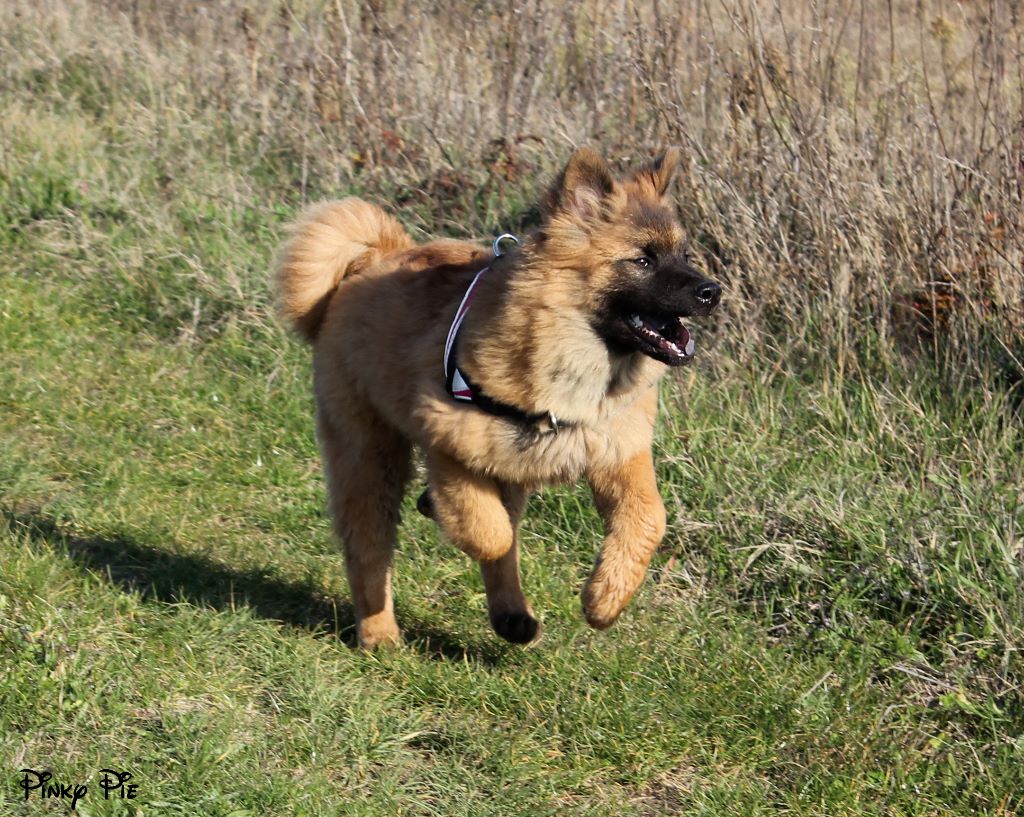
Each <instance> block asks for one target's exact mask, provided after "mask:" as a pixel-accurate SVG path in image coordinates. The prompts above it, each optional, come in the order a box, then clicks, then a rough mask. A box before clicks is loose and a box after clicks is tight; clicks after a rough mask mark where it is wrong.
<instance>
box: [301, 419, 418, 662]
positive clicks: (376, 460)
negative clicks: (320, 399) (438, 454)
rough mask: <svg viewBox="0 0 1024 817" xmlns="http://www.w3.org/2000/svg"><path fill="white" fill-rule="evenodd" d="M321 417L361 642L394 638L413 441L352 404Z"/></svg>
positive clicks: (326, 463)
mask: <svg viewBox="0 0 1024 817" xmlns="http://www.w3.org/2000/svg"><path fill="white" fill-rule="evenodd" d="M337 408H338V407H337V406H336V405H335V406H332V409H337ZM318 421H319V430H320V443H321V446H322V449H323V454H324V470H325V472H326V475H327V488H328V494H329V502H330V507H331V514H332V515H333V517H334V525H335V530H336V531H337V533H338V537H339V538H340V539H341V541H342V543H343V545H344V548H345V567H346V568H347V571H348V582H349V587H350V590H351V593H352V606H353V608H354V610H355V617H356V634H357V637H358V639H359V645H360V646H361V647H375V646H377V645H378V644H385V643H395V642H397V641H398V640H399V637H400V633H399V630H398V624H397V623H396V621H395V614H394V607H393V604H392V600H391V562H392V556H393V553H394V549H395V540H396V531H397V527H398V521H399V508H400V505H401V501H402V492H403V490H404V489H405V483H406V480H407V479H408V477H409V444H408V442H407V441H406V440H405V438H404V437H402V436H401V435H400V434H398V433H397V432H396V431H394V430H393V429H392V428H391V427H389V426H387V425H386V424H385V423H384V422H383V421H381V420H380V419H379V418H377V417H376V416H375V415H373V414H372V413H371V412H369V411H368V410H358V409H356V408H355V407H353V406H351V405H349V406H346V407H344V408H342V409H340V414H339V413H338V412H335V413H332V415H331V416H330V417H326V416H324V412H322V411H321V412H320V414H319V417H318Z"/></svg>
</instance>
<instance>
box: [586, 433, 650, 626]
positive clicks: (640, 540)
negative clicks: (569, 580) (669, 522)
mask: <svg viewBox="0 0 1024 817" xmlns="http://www.w3.org/2000/svg"><path fill="white" fill-rule="evenodd" d="M587 481H588V482H589V483H590V488H591V490H592V491H593V492H594V500H595V501H596V503H597V509H598V511H599V512H600V514H601V518H602V519H603V520H604V528H605V538H604V544H603V545H602V547H601V552H600V554H599V555H598V557H597V564H596V565H595V566H594V572H593V573H591V574H590V578H589V579H588V580H587V584H586V586H585V587H584V588H583V614H584V615H585V616H586V618H587V623H589V624H590V626H591V627H595V628H597V629H598V630H603V629H605V628H606V627H610V626H611V625H612V624H614V623H615V619H617V618H618V617H619V614H620V613H621V612H622V610H623V608H625V606H626V605H627V604H628V603H629V600H630V599H631V598H632V597H633V594H634V593H635V592H636V589H637V588H638V587H639V586H640V583H641V582H642V581H643V580H644V575H645V574H646V572H647V565H648V564H649V563H650V561H651V557H652V556H653V555H654V551H655V550H656V549H657V547H658V544H659V543H660V542H661V538H662V536H664V535H665V505H664V503H663V502H662V501H661V496H660V495H659V494H658V486H657V484H656V482H655V478H654V462H653V460H652V459H651V452H650V450H647V451H645V452H643V453H642V454H638V455H637V456H635V457H633V459H631V460H628V461H626V462H624V463H618V464H616V465H613V466H604V467H599V468H592V469H591V470H589V471H588V472H587Z"/></svg>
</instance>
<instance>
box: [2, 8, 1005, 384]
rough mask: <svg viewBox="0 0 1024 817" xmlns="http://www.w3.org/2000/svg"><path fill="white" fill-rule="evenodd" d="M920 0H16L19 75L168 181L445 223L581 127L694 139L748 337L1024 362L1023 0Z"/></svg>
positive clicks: (496, 200) (693, 195) (497, 191)
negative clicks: (360, 199)
mask: <svg viewBox="0 0 1024 817" xmlns="http://www.w3.org/2000/svg"><path fill="white" fill-rule="evenodd" d="M907 5H908V4H895V3H893V2H891V0H890V2H883V0H859V1H858V0H845V1H843V2H829V0H824V2H818V3H806V4H805V3H796V2H786V3H778V2H777V3H766V2H761V3H758V2H740V1H739V0H721V2H712V3H707V2H703V0H686V2H680V3H675V4H669V3H663V2H658V0H650V1H648V2H640V3H630V2H624V0H612V1H611V2H604V1H602V0H586V2H580V3H571V4H564V5H563V4H560V3H555V2H551V0H531V2H525V3H516V4H505V3H497V2H487V1H484V2H470V0H436V2H429V3H428V2H414V1H413V0H371V1H370V2H365V3H359V2H354V1H353V0H294V2H283V3H266V4H256V3H254V4H245V3H243V2H241V1H240V0H228V2H220V3H200V2H181V3H161V2H156V0H104V1H103V2H91V3H87V2H83V1H82V0H72V1H71V2H38V0H33V2H18V0H5V2H3V3H2V4H0V9H2V13H0V19H2V22H3V30H4V31H6V34H4V35H2V38H3V39H2V40H0V43H2V45H3V48H4V51H5V52H6V55H7V56H6V58H5V60H4V65H5V67H4V69H3V76H2V83H3V85H4V86H5V87H6V89H7V91H8V92H10V93H13V94H15V95H18V94H20V95H21V96H22V97H23V98H24V99H25V100H26V104H29V103H31V104H32V105H33V106H36V107H38V106H40V105H44V106H45V105H50V106H54V107H60V106H62V105H65V106H66V105H68V104H72V103H73V104H74V105H75V106H76V107H77V108H78V109H80V110H82V111H84V112H86V113H89V112H91V113H92V114H94V115H95V116H96V117H98V118H102V119H103V120H104V121H105V122H107V123H109V125H110V128H109V132H110V138H111V139H113V140H121V142H122V143H124V144H132V145H133V146H134V147H136V148H137V147H138V146H139V145H142V146H143V147H147V150H146V152H145V156H146V160H147V161H148V162H149V163H150V165H151V167H149V168H148V170H147V171H145V172H148V173H150V174H151V175H153V177H154V178H155V179H156V180H157V182H158V183H159V185H161V186H162V187H163V188H170V189H172V190H182V189H184V190H189V189H196V190H199V191H201V192H203V193H204V194H207V195H213V196H218V195H219V196H222V197H225V198H227V199H230V200H233V201H239V200H244V199H246V198H249V199H253V198H255V199H259V200H261V201H262V202H263V203H264V204H265V205H266V206H274V205H276V204H277V202H281V201H283V202H285V203H286V204H287V205H292V204H298V203H299V202H300V201H301V200H304V199H308V198H315V197H318V196H321V195H327V194H330V193H336V192H338V191H340V190H346V189H352V190H356V191H359V192H361V193H363V194H366V195H370V196H379V197H381V198H386V199H388V200H389V201H391V202H393V203H395V204H396V205H398V206H399V207H402V208H403V210H402V214H403V218H404V219H405V220H406V221H407V222H408V223H410V225H411V226H412V227H413V229H422V230H424V231H427V232H437V231H445V232H449V233H456V234H470V235H472V234H476V235H485V234H487V233H489V232H491V231H493V230H495V229H498V228H502V227H513V226H521V225H522V224H523V223H524V222H528V221H529V219H530V217H531V214H530V211H529V210H528V209H527V206H528V203H529V202H531V201H532V200H533V199H534V197H535V196H536V194H537V192H538V187H539V185H541V184H542V183H543V182H544V180H545V178H547V175H548V173H549V172H550V171H551V170H552V169H553V168H554V167H555V166H556V165H557V164H558V163H560V162H561V161H563V160H564V158H565V156H566V155H567V153H568V152H569V149H570V146H571V145H574V144H580V143H590V144H594V145H597V146H599V147H600V148H602V149H603V150H604V151H605V152H606V153H607V154H608V155H610V156H611V157H612V158H613V159H614V160H615V161H616V162H622V163H625V162H628V161H632V160H635V159H637V158H638V157H642V156H646V155H648V154H649V153H650V152H651V151H652V150H654V149H656V147H657V146H659V145H663V144H665V143H669V142H672V143H679V144H681V145H683V146H684V148H685V150H686V154H687V156H688V162H687V165H686V167H685V169H684V171H683V174H682V184H681V196H680V202H681V205H680V206H681V209H682V212H683V216H684V221H685V224H686V225H688V227H689V228H690V229H691V230H692V232H693V235H694V237H695V240H696V242H697V243H698V245H699V247H700V248H701V250H702V251H703V252H702V254H703V256H704V258H705V259H706V261H707V263H708V264H709V265H710V266H711V267H712V268H713V269H714V270H715V271H716V273H717V274H718V275H719V276H720V277H721V278H722V279H723V280H724V281H725V283H726V285H727V288H728V298H727V312H726V313H725V316H724V317H725V319H724V320H723V321H722V322H721V323H722V326H723V329H724V332H725V335H726V337H728V338H729V339H730V340H732V341H733V343H732V344H731V345H732V346H733V347H734V349H735V351H736V353H737V354H738V355H741V356H743V355H751V354H763V351H764V348H765V344H782V343H785V344H787V348H788V349H790V350H792V353H798V354H814V353H815V352H816V351H818V350H824V351H826V352H827V354H828V355H829V356H830V357H831V359H833V360H834V361H835V362H836V365H837V366H838V367H839V369H840V370H843V369H844V368H845V367H849V366H852V365H857V364H858V363H863V361H864V360H866V359H868V354H867V353H868V352H870V353H871V354H872V355H875V356H879V357H882V358H884V357H885V356H886V355H888V354H891V353H892V352H893V351H894V350H896V349H899V348H905V344H903V343H901V341H914V342H917V341H921V340H924V341H925V342H926V344H927V345H930V347H931V349H932V351H933V352H935V353H936V354H937V355H946V354H947V353H949V354H952V356H953V358H954V359H955V360H956V361H958V362H959V363H960V364H963V363H965V362H966V363H972V364H973V363H978V362H980V361H982V360H988V359H990V355H989V353H990V352H991V351H994V352H995V353H996V356H997V357H1001V359H1002V360H1003V365H1004V366H1005V367H1006V370H1007V371H1008V372H1017V373H1018V374H1019V372H1020V368H1021V367H1020V355H1021V344H1020V341H1019V338H1020V335H1021V331H1022V329H1024V311H1022V307H1021V304H1022V299H1024V266H1022V265H1024V247H1022V243H1024V238H1022V236H1024V232H1022V212H1024V209H1022V178H1024V148H1022V141H1024V102H1022V98H1021V88H1022V85H1024V46H1022V37H1024V22H1022V19H1021V16H1022V13H1024V10H1022V8H1021V4H1020V3H1019V2H1016V0H1015V1H1014V2H1009V1H1008V0H990V1H989V2H984V1H981V0H979V2H961V3H956V2H948V0H926V1H925V2H922V3H918V4H914V7H913V8H912V9H909V8H897V6H900V7H903V6H907ZM214 166H219V167H220V169H219V170H217V172H215V173H212V172H211V168H212V167H214ZM139 172H140V174H144V172H143V171H139ZM213 179H215V181H213ZM982 352H983V353H982ZM1014 356H1016V357H1014ZM969 368H970V367H969Z"/></svg>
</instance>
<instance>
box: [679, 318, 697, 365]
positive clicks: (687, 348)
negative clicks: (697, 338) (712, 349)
mask: <svg viewBox="0 0 1024 817" xmlns="http://www.w3.org/2000/svg"><path fill="white" fill-rule="evenodd" d="M679 329H680V330H681V331H680V333H679V340H678V342H677V343H676V345H677V346H678V347H679V348H680V349H682V350H683V353H684V354H685V355H686V356H687V357H689V356H690V355H692V354H693V353H694V351H695V350H696V348H697V344H696V343H694V342H693V335H691V334H690V330H689V329H687V328H686V327H685V326H682V325H680V326H679Z"/></svg>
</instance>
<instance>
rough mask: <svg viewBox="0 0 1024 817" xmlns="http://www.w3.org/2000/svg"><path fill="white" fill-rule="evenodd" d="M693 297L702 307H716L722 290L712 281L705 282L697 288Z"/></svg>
mask: <svg viewBox="0 0 1024 817" xmlns="http://www.w3.org/2000/svg"><path fill="white" fill-rule="evenodd" d="M693 297H695V298H696V299H697V300H698V301H700V302H701V303H702V304H703V305H704V306H707V307H713V306H717V305H718V302H719V301H720V300H721V299H722V288H721V287H720V286H719V285H718V284H716V283H715V282H714V281H705V282H704V283H703V284H700V285H699V286H698V287H697V289H696V291H695V292H694V293H693Z"/></svg>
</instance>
